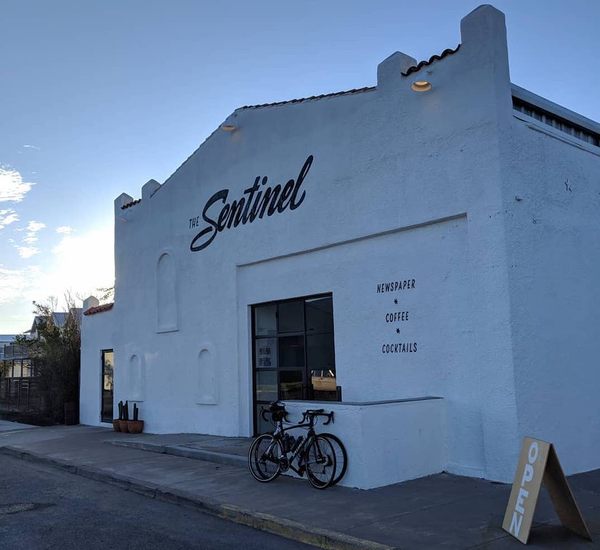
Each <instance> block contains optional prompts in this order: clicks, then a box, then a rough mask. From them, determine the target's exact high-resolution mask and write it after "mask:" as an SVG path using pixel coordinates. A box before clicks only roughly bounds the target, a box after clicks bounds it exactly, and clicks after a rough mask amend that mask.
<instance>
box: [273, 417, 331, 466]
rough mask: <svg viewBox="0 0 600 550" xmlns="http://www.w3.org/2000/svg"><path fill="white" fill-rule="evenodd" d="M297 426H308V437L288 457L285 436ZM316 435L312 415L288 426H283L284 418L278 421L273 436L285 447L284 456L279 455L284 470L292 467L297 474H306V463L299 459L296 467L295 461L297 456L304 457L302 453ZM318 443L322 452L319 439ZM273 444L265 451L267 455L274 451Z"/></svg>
mask: <svg viewBox="0 0 600 550" xmlns="http://www.w3.org/2000/svg"><path fill="white" fill-rule="evenodd" d="M306 416H308V422H307V421H306ZM329 418H330V421H331V417H329ZM327 423H328V422H327ZM297 428H307V429H308V430H307V434H306V438H305V439H304V441H302V443H301V444H300V445H299V446H298V448H297V449H295V450H294V451H292V456H291V457H288V453H289V451H287V450H286V449H285V444H284V442H283V436H284V434H285V433H286V432H288V431H290V430H295V429H297ZM316 435H317V434H316V432H315V417H314V416H312V415H304V417H303V419H302V421H301V422H299V423H297V424H292V425H290V426H286V427H284V426H283V419H282V420H278V421H277V424H276V427H275V431H274V432H273V438H274V439H275V440H276V441H278V442H279V443H280V445H281V448H282V449H283V453H284V456H280V457H278V461H279V464H280V466H281V467H282V470H283V471H286V470H288V469H291V470H293V471H294V472H296V474H298V475H299V476H301V477H302V476H304V471H305V470H306V463H301V462H300V461H298V467H296V466H294V461H295V460H296V459H297V458H300V457H302V454H303V453H304V452H305V451H306V449H307V447H308V444H309V443H311V442H312V441H313V439H315V436H316ZM316 445H317V448H318V449H319V453H320V452H321V449H320V448H319V445H318V440H317V442H316ZM273 446H274V442H273V443H272V444H271V445H270V446H269V447H268V448H267V450H266V452H265V454H266V455H269V456H272V451H273V448H272V447H273ZM317 463H318V462H317Z"/></svg>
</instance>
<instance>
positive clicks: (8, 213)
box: [0, 208, 19, 229]
mask: <svg viewBox="0 0 600 550" xmlns="http://www.w3.org/2000/svg"><path fill="white" fill-rule="evenodd" d="M18 221H19V215H18V214H17V213H16V212H15V211H14V210H12V209H11V208H9V209H8V210H0V229H3V228H5V227H6V226H7V225H10V224H11V223H13V222H18Z"/></svg>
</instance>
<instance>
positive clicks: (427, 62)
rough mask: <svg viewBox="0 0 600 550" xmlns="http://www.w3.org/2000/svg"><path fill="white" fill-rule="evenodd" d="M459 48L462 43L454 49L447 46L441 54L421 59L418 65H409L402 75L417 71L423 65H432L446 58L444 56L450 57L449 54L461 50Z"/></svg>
mask: <svg viewBox="0 0 600 550" xmlns="http://www.w3.org/2000/svg"><path fill="white" fill-rule="evenodd" d="M459 48H460V44H459V45H458V46H456V48H454V49H451V48H446V49H445V50H444V51H443V52H442V53H441V54H440V55H437V54H436V55H432V56H431V57H430V58H429V59H427V60H425V61H421V62H419V63H418V64H417V65H413V66H412V67H409V68H408V69H406V71H405V72H403V73H402V76H408V75H409V74H412V73H416V72H417V71H420V70H421V69H422V68H423V67H426V66H427V65H431V64H432V63H433V62H434V61H439V60H440V59H444V57H448V56H449V55H452V54H454V53H456V52H457V51H458V50H459Z"/></svg>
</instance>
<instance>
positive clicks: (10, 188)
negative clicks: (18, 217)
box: [0, 165, 33, 202]
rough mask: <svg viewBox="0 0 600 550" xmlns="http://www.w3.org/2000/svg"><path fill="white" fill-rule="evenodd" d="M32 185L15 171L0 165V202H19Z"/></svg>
mask: <svg viewBox="0 0 600 550" xmlns="http://www.w3.org/2000/svg"><path fill="white" fill-rule="evenodd" d="M32 185H33V183H29V182H25V181H23V178H22V177H21V174H20V173H19V172H18V171H17V170H13V169H12V168H9V167H7V166H1V165H0V202H6V201H10V202H21V201H22V200H23V198H24V197H25V195H26V194H27V193H29V191H31V186H32Z"/></svg>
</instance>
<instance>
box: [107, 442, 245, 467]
mask: <svg viewBox="0 0 600 550" xmlns="http://www.w3.org/2000/svg"><path fill="white" fill-rule="evenodd" d="M105 443H110V444H111V445H114V446H115V447H127V448H129V449H138V450H141V451H149V452H151V453H160V454H167V455H173V456H182V457H184V458H193V459H194V460H206V461H208V462H215V463H216V464H226V465H228V466H238V467H241V468H245V467H246V466H247V465H248V459H247V458H246V457H245V456H239V455H230V454H225V453H218V452H215V451H207V450H205V449H193V448H191V447H187V446H185V445H159V444H157V443H146V442H144V441H139V442H137V441H115V440H112V441H106V442H105Z"/></svg>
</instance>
